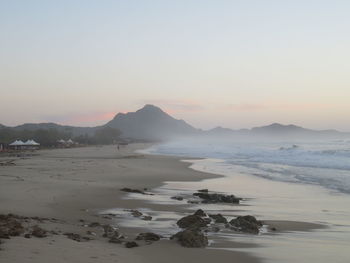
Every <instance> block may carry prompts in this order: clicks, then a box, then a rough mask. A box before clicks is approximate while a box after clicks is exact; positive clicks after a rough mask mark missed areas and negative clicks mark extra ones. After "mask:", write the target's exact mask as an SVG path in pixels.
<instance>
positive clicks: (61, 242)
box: [0, 144, 315, 263]
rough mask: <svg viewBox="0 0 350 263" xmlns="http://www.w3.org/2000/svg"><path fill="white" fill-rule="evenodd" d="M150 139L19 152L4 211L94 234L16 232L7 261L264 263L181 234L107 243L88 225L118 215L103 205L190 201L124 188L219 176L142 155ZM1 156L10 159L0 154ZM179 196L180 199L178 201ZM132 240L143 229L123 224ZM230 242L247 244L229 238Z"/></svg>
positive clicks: (5, 250) (8, 175)
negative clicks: (189, 243) (134, 244)
mask: <svg viewBox="0 0 350 263" xmlns="http://www.w3.org/2000/svg"><path fill="white" fill-rule="evenodd" d="M147 146H148V145H144V144H133V145H129V146H127V147H125V148H122V149H120V150H119V151H118V150H117V149H116V147H114V146H103V147H86V148H75V149H56V150H42V151H38V152H37V153H36V155H34V156H30V157H28V158H11V159H15V161H14V162H15V165H14V166H2V167H0V202H1V205H0V213H1V214H5V213H13V214H18V215H21V216H30V217H35V216H37V217H47V218H55V219H58V221H56V222H40V223H39V225H40V226H41V227H43V228H45V229H47V230H55V231H57V232H59V231H60V233H64V232H73V233H77V234H80V235H86V231H88V230H90V231H92V232H95V233H96V236H92V237H91V238H92V239H93V240H91V241H87V242H76V241H73V240H71V239H68V238H67V237H66V236H64V235H62V234H59V235H49V236H48V237H46V238H43V239H38V238H34V237H33V238H30V239H25V238H23V237H13V238H11V239H10V240H5V241H4V242H3V244H1V245H0V247H1V251H0V261H1V262H4V263H7V262H39V263H40V262H48V261H50V262H52V263H55V262H96V261H98V262H212V261H214V260H220V261H221V262H232V261H233V259H234V261H236V262H242V263H244V262H259V259H258V258H256V257H254V256H252V255H250V254H248V253H244V252H237V251H227V250H213V249H195V248H183V247H181V246H180V245H179V244H177V243H176V242H175V241H170V240H161V241H158V242H154V243H153V244H151V245H146V244H143V243H142V242H141V243H140V244H141V246H140V247H138V248H133V249H127V248H124V247H123V246H122V245H120V244H111V243H108V241H107V239H105V238H103V237H102V232H101V230H99V229H96V228H90V227H86V226H84V225H86V224H88V223H91V222H98V223H100V224H111V223H113V222H115V221H112V220H110V219H109V218H103V217H101V216H98V215H97V213H98V212H99V211H101V210H104V209H111V208H123V209H138V208H148V209H154V210H158V211H176V212H179V213H184V212H186V213H188V210H187V209H188V205H181V204H179V205H172V206H171V207H169V206H166V205H162V204H152V203H149V202H145V201H142V200H135V199H125V198H124V197H125V195H126V194H125V193H124V192H121V191H120V189H121V188H123V187H129V188H137V189H143V188H148V189H152V188H155V187H159V186H161V185H163V182H164V181H198V180H203V179H208V178H214V177H219V176H217V175H213V174H208V173H203V172H198V171H194V170H192V169H189V168H188V167H189V165H190V164H189V163H185V162H180V161H179V158H175V157H168V156H154V155H143V154H136V153H135V150H137V149H140V148H145V147H147ZM1 159H9V158H6V157H1ZM174 202H176V201H174ZM273 223H274V224H277V225H278V227H279V228H281V229H282V228H283V229H284V230H288V229H289V228H292V230H308V229H312V228H314V227H315V226H314V225H312V224H310V225H308V224H303V223H298V224H296V223H295V222H284V223H282V222H278V221H277V222H276V221H275V222H273ZM120 232H121V233H123V235H125V236H126V237H127V239H128V240H134V238H135V236H136V235H137V234H138V233H140V229H134V228H132V227H120ZM229 246H230V247H231V248H235V247H236V248H239V247H242V246H246V244H240V243H231V244H230V245H229Z"/></svg>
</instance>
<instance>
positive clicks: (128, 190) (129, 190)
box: [120, 187, 145, 194]
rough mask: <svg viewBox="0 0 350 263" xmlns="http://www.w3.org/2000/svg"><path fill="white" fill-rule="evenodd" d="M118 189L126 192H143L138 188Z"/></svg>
mask: <svg viewBox="0 0 350 263" xmlns="http://www.w3.org/2000/svg"><path fill="white" fill-rule="evenodd" d="M120 191H123V192H127V193H137V194H145V192H144V191H141V190H138V189H131V188H127V187H125V188H122V189H120Z"/></svg>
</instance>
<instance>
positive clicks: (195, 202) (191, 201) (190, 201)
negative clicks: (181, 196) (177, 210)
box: [187, 200, 199, 204]
mask: <svg viewBox="0 0 350 263" xmlns="http://www.w3.org/2000/svg"><path fill="white" fill-rule="evenodd" d="M187 203H189V204H199V202H198V201H197V200H188V201H187Z"/></svg>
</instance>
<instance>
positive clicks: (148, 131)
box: [106, 104, 197, 140]
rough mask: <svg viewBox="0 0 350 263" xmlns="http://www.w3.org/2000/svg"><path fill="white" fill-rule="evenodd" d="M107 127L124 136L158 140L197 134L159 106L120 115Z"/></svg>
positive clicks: (146, 106)
mask: <svg viewBox="0 0 350 263" xmlns="http://www.w3.org/2000/svg"><path fill="white" fill-rule="evenodd" d="M106 126H109V127H112V128H116V129H119V130H120V131H121V132H122V134H123V135H124V136H128V137H131V138H137V139H148V140H157V139H165V138H172V137H174V136H183V135H189V134H194V133H196V132H197V130H196V129H195V128H193V127H192V126H191V125H189V124H187V123H186V122H185V121H183V120H177V119H175V118H173V117H171V116H170V115H169V114H167V113H166V112H164V111H163V110H162V109H160V108H159V107H157V106H154V105H151V104H146V105H145V106H144V107H143V108H142V109H139V110H137V111H136V112H128V113H126V114H123V113H118V114H117V115H116V116H115V117H114V119H113V120H111V121H110V122H108V123H107V124H106Z"/></svg>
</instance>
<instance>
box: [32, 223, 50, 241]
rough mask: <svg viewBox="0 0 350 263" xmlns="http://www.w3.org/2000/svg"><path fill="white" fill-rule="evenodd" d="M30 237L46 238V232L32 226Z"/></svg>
mask: <svg viewBox="0 0 350 263" xmlns="http://www.w3.org/2000/svg"><path fill="white" fill-rule="evenodd" d="M32 236H34V237H38V238H43V237H47V231H46V230H45V229H42V228H41V227H39V226H33V230H32Z"/></svg>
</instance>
